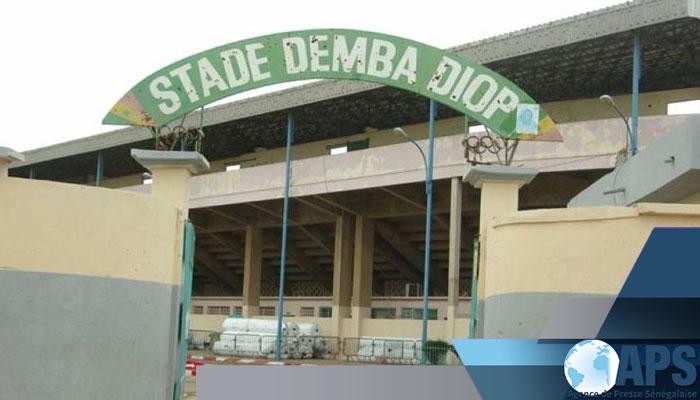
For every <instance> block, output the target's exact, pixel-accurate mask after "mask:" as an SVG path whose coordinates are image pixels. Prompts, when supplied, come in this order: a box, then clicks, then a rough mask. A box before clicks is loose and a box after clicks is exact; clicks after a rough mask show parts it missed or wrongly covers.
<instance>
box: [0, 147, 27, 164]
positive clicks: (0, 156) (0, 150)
mask: <svg viewBox="0 0 700 400" xmlns="http://www.w3.org/2000/svg"><path fill="white" fill-rule="evenodd" d="M0 160H2V161H5V162H6V163H8V164H10V163H13V162H15V161H24V154H22V153H18V152H16V151H14V150H12V149H11V148H9V147H0Z"/></svg>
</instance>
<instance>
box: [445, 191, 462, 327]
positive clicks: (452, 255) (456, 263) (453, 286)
mask: <svg viewBox="0 0 700 400" xmlns="http://www.w3.org/2000/svg"><path fill="white" fill-rule="evenodd" d="M463 186H464V184H463V183H462V180H461V179H460V178H452V180H451V182H450V250H449V259H448V272H447V332H446V334H447V337H448V338H450V339H451V338H454V337H455V328H456V322H457V321H456V319H457V306H458V304H459V267H460V259H461V258H462V188H463Z"/></svg>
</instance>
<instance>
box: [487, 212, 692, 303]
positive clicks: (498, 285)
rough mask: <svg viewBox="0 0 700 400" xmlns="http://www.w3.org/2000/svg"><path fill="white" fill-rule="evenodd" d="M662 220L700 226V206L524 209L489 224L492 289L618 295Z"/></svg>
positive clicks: (489, 293) (493, 292) (489, 291)
mask: <svg viewBox="0 0 700 400" xmlns="http://www.w3.org/2000/svg"><path fill="white" fill-rule="evenodd" d="M655 226H663V227H668V226H700V205H685V204H652V203H646V204H645V203H640V204H637V205H636V206H633V207H591V208H571V209H548V210H534V211H521V212H518V213H516V214H512V215H510V216H506V217H502V218H498V219H496V220H495V222H494V224H493V226H491V227H490V228H489V229H488V231H487V239H486V249H487V250H488V251H487V255H486V259H485V263H486V264H485V268H483V269H480V270H481V271H484V272H485V276H482V277H480V279H484V280H485V281H484V287H485V296H486V297H489V296H494V295H499V294H507V293H524V292H549V293H564V292H567V293H587V294H601V295H614V294H617V293H618V292H619V291H620V289H621V287H622V285H623V283H624V281H625V279H626V278H627V275H628V274H629V271H630V269H631V268H632V266H633V265H634V262H635V260H636V259H637V257H638V255H639V253H640V252H641V249H642V247H643V245H644V243H645V242H646V240H647V238H648V236H649V234H650V233H651V230H652V228H654V227H655Z"/></svg>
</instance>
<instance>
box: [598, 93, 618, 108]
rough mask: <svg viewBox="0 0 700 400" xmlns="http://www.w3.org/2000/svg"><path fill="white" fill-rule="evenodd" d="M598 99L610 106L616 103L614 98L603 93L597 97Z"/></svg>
mask: <svg viewBox="0 0 700 400" xmlns="http://www.w3.org/2000/svg"><path fill="white" fill-rule="evenodd" d="M598 100H600V101H601V102H603V103H605V104H607V105H609V106H611V107H615V105H616V104H615V100H614V99H613V98H612V96H610V95H609V94H604V95H602V96H600V97H598Z"/></svg>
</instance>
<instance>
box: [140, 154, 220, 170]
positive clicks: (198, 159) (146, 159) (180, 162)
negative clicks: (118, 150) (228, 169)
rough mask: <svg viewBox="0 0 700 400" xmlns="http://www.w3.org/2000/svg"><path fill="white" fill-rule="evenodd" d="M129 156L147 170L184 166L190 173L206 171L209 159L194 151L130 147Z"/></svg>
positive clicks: (208, 166)
mask: <svg viewBox="0 0 700 400" xmlns="http://www.w3.org/2000/svg"><path fill="white" fill-rule="evenodd" d="M131 157H132V158H133V159H134V160H136V162H138V163H139V164H141V165H142V166H143V167H144V168H146V169H147V170H149V171H151V172H153V170H154V169H160V168H185V169H187V170H188V171H190V173H192V174H197V173H200V172H204V171H208V170H209V168H210V165H209V161H207V159H206V158H204V156H203V155H202V154H200V153H198V152H196V151H162V150H144V149H131Z"/></svg>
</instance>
